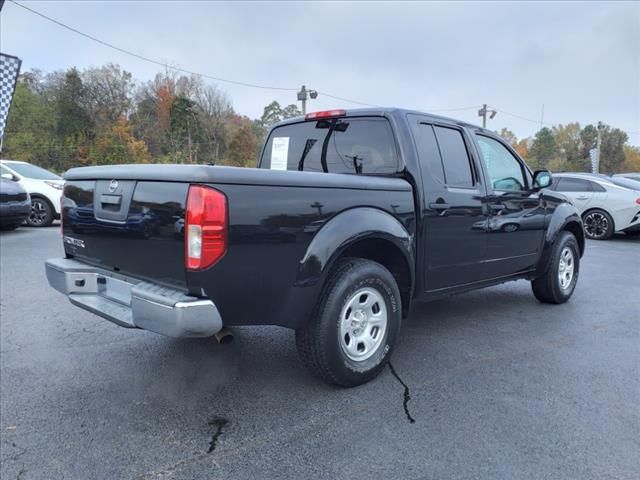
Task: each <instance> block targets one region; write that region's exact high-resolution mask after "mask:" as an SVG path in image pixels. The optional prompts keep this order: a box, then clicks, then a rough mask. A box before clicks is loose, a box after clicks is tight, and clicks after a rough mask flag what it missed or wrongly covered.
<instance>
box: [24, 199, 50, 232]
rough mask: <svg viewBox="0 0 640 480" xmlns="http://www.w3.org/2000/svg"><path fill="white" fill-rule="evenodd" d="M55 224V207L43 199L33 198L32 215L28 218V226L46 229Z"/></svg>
mask: <svg viewBox="0 0 640 480" xmlns="http://www.w3.org/2000/svg"><path fill="white" fill-rule="evenodd" d="M52 222H53V206H52V205H51V204H50V203H49V201H48V200H46V199H44V198H41V197H32V198H31V213H30V214H29V217H28V218H27V225H29V226H31V227H46V226H48V225H51V223H52Z"/></svg>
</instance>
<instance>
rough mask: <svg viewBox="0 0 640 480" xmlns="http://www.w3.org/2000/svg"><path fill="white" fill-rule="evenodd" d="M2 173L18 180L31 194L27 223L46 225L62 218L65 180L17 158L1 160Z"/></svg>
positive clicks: (0, 171)
mask: <svg viewBox="0 0 640 480" xmlns="http://www.w3.org/2000/svg"><path fill="white" fill-rule="evenodd" d="M0 175H1V176H2V177H3V178H7V179H10V180H13V181H14V182H18V183H19V184H20V185H22V186H23V187H24V189H25V190H26V191H27V192H28V193H29V195H31V214H30V215H29V217H28V218H27V220H26V222H27V225H30V226H32V227H45V226H47V225H51V222H53V220H55V219H59V218H60V197H61V196H62V189H63V187H64V180H62V178H61V177H60V176H58V175H56V174H55V173H51V172H50V171H48V170H45V169H44V168H41V167H38V166H36V165H32V164H30V163H27V162H19V161H17V160H0Z"/></svg>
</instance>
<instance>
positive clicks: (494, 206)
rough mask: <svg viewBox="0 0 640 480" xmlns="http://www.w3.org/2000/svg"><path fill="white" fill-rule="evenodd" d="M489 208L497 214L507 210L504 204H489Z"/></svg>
mask: <svg viewBox="0 0 640 480" xmlns="http://www.w3.org/2000/svg"><path fill="white" fill-rule="evenodd" d="M489 208H490V209H491V210H492V211H494V212H499V211H501V210H504V209H505V208H507V206H506V205H505V204H504V203H491V204H490V205H489Z"/></svg>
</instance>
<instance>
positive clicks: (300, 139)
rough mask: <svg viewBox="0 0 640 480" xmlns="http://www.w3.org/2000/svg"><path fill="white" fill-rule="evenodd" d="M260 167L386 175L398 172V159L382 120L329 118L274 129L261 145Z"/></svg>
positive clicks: (389, 134) (384, 122)
mask: <svg viewBox="0 0 640 480" xmlns="http://www.w3.org/2000/svg"><path fill="white" fill-rule="evenodd" d="M260 167H261V168H268V169H272V170H298V171H305V172H329V173H352V174H390V173H396V172H397V171H398V155H397V152H396V147H395V141H394V138H393V133H392V131H391V127H390V125H389V122H388V121H387V120H386V119H385V118H379V117H357V118H331V119H322V120H317V121H308V122H300V123H294V124H290V125H283V126H281V127H277V128H275V129H274V130H273V131H272V132H271V134H270V135H269V139H268V140H267V143H266V145H265V148H264V151H263V153H262V158H261V159H260Z"/></svg>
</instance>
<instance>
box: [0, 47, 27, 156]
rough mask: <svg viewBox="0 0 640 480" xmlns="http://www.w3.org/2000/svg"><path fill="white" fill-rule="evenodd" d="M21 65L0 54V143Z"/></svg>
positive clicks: (16, 58) (15, 58) (10, 57)
mask: <svg viewBox="0 0 640 480" xmlns="http://www.w3.org/2000/svg"><path fill="white" fill-rule="evenodd" d="M21 63H22V60H20V59H19V58H18V57H14V56H11V55H6V54H4V53H0V142H2V138H3V137H4V129H5V127H6V126H7V117H9V107H11V99H12V98H13V92H14V91H15V89H16V81H17V80H18V74H19V73H20V64H21ZM0 144H1V143H0Z"/></svg>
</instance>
